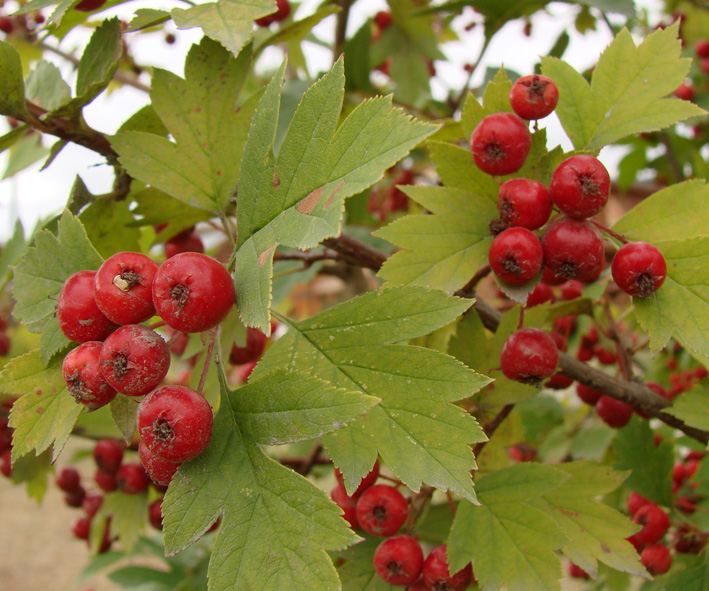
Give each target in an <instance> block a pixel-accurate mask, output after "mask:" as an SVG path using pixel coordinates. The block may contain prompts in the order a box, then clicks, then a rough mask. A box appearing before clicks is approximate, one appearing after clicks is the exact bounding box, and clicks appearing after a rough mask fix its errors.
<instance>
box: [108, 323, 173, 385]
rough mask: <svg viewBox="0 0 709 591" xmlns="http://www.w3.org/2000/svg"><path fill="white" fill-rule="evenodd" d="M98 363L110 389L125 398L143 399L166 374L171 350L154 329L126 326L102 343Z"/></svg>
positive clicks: (140, 325) (136, 325) (133, 325)
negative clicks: (141, 397) (138, 397)
mask: <svg viewBox="0 0 709 591" xmlns="http://www.w3.org/2000/svg"><path fill="white" fill-rule="evenodd" d="M100 360H101V371H102V372H103V375H104V377H105V378H106V380H107V381H108V383H109V384H110V385H111V386H112V387H113V388H115V389H116V390H117V391H118V392H121V393H122V394H126V395H127V396H142V395H143V394H147V393H148V392H150V391H151V390H153V389H155V388H157V387H158V386H159V385H160V382H162V380H163V378H164V377H165V376H166V375H167V371H168V369H170V348H169V347H168V346H167V343H166V342H165V340H164V339H163V338H162V337H161V336H160V335H159V334H158V333H156V332H155V331H154V330H151V329H149V328H148V327H147V326H143V325H142V324H128V325H127V326H122V327H121V328H119V329H118V330H116V331H115V332H114V333H112V334H111V335H110V336H109V337H108V338H107V339H106V340H105V341H104V343H103V346H102V347H101V355H100Z"/></svg>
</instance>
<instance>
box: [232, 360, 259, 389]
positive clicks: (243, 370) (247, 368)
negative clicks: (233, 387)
mask: <svg viewBox="0 0 709 591" xmlns="http://www.w3.org/2000/svg"><path fill="white" fill-rule="evenodd" d="M256 363H257V362H256V361H252V362H251V363H244V365H242V366H241V367H239V369H238V371H237V372H236V381H237V382H238V383H240V384H245V383H246V382H247V381H248V379H249V376H250V375H251V372H252V371H254V367H256Z"/></svg>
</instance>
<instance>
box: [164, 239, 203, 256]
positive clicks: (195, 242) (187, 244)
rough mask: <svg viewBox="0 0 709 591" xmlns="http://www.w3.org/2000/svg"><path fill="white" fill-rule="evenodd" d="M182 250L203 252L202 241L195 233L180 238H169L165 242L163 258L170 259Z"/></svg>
mask: <svg viewBox="0 0 709 591" xmlns="http://www.w3.org/2000/svg"><path fill="white" fill-rule="evenodd" d="M183 252H199V253H203V252H204V243H203V242H202V239H201V238H200V237H199V236H198V235H197V234H190V235H189V236H187V237H185V238H184V239H182V240H177V239H176V237H173V238H170V240H168V241H167V242H166V243H165V258H166V259H170V258H172V257H174V256H176V255H178V254H181V253H183Z"/></svg>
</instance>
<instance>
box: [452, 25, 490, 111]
mask: <svg viewBox="0 0 709 591" xmlns="http://www.w3.org/2000/svg"><path fill="white" fill-rule="evenodd" d="M489 42H490V40H489V39H487V38H486V39H485V41H484V42H483V46H482V47H481V48H480V53H479V54H478V59H476V60H475V63H474V64H473V65H472V66H471V68H470V70H469V71H468V79H467V80H466V81H465V84H464V85H463V89H462V90H461V91H460V94H459V95H458V97H457V98H456V99H455V100H454V101H451V102H450V103H449V105H450V108H451V113H455V112H456V111H457V110H458V109H459V108H460V104H461V103H462V102H463V100H464V99H465V95H466V94H468V91H469V90H470V83H471V82H472V80H473V74H475V70H477V69H478V66H479V65H480V62H481V61H482V58H483V55H484V54H485V51H486V50H487V46H488V44H489Z"/></svg>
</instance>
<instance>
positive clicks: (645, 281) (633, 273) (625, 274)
mask: <svg viewBox="0 0 709 591" xmlns="http://www.w3.org/2000/svg"><path fill="white" fill-rule="evenodd" d="M611 275H613V281H615V282H616V283H617V284H618V287H620V288H621V289H622V290H623V291H624V292H626V293H627V294H630V295H631V296H639V297H643V298H644V297H647V296H649V295H651V294H653V293H654V292H655V291H657V290H658V289H659V288H660V286H661V285H662V284H663V283H664V282H665V278H666V277H667V263H666V262H665V257H664V256H662V253H661V252H660V251H659V250H657V248H655V247H654V246H653V245H652V244H648V243H647V242H630V243H628V244H626V245H624V246H622V247H621V248H620V249H619V250H618V252H616V253H615V256H614V257H613V262H612V263H611Z"/></svg>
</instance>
